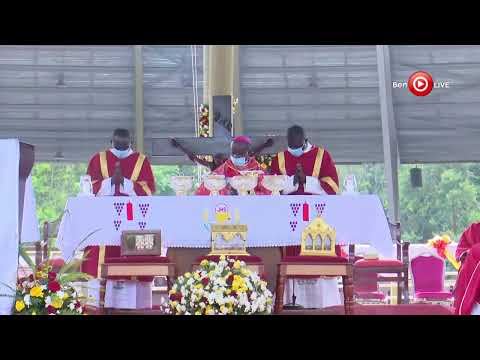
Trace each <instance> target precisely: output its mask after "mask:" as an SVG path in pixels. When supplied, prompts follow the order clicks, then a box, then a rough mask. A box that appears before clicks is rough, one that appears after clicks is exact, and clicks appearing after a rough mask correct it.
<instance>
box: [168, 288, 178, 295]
mask: <svg viewBox="0 0 480 360" xmlns="http://www.w3.org/2000/svg"><path fill="white" fill-rule="evenodd" d="M176 292H177V291H176V290H174V289H171V290H170V291H169V292H168V293H169V294H170V295H174V294H175V293H176Z"/></svg>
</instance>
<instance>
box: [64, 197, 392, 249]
mask: <svg viewBox="0 0 480 360" xmlns="http://www.w3.org/2000/svg"><path fill="white" fill-rule="evenodd" d="M316 216H322V217H323V218H324V219H325V221H326V222H327V223H328V224H330V225H331V226H332V227H333V228H335V230H336V232H337V244H349V243H362V244H370V245H372V246H373V247H375V248H376V249H377V250H378V251H379V252H380V253H381V254H382V255H384V256H392V255H393V251H392V250H393V247H392V239H391V235H390V230H389V226H388V223H387V220H386V217H385V212H384V209H383V207H382V204H381V202H380V199H379V198H378V197H377V196H376V195H344V196H313V195H312V196H178V197H176V196H151V197H132V198H129V197H98V198H89V197H77V198H70V199H69V200H68V202H67V206H66V210H65V214H64V216H63V219H62V223H61V225H60V229H59V234H58V240H57V246H58V247H59V248H60V249H61V250H62V251H63V255H64V257H66V258H69V257H70V256H71V255H72V252H73V251H74V249H75V248H77V246H78V244H79V243H80V242H81V241H82V240H83V239H85V238H86V237H87V235H88V234H90V233H92V232H94V231H96V230H98V231H97V232H95V233H94V234H93V235H92V236H91V237H89V238H88V240H87V241H85V242H84V243H83V244H82V246H81V248H83V247H85V246H86V245H119V244H120V236H121V232H122V231H123V230H144V229H146V230H160V231H161V236H162V241H163V242H164V244H166V246H169V247H202V248H208V247H210V224H212V223H228V224H233V223H238V224H246V225H248V237H247V241H248V246H249V247H269V246H285V245H298V244H300V239H301V233H302V230H303V229H304V228H305V227H306V226H307V225H308V224H309V222H310V221H312V220H313V219H314V218H315V217H316Z"/></svg>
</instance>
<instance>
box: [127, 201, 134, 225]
mask: <svg viewBox="0 0 480 360" xmlns="http://www.w3.org/2000/svg"><path fill="white" fill-rule="evenodd" d="M127 220H128V221H132V220H133V205H132V203H131V202H130V201H129V202H128V204H127Z"/></svg>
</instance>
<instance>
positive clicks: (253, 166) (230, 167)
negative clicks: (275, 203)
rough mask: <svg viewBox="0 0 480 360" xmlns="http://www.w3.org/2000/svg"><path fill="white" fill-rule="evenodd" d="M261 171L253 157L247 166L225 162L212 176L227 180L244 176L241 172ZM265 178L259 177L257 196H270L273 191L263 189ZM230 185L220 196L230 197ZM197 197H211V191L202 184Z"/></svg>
mask: <svg viewBox="0 0 480 360" xmlns="http://www.w3.org/2000/svg"><path fill="white" fill-rule="evenodd" d="M255 170H261V169H260V164H259V163H258V162H257V160H255V158H253V157H251V158H250V161H249V162H248V163H247V165H245V166H235V165H234V164H233V162H232V160H231V159H228V160H227V161H225V162H224V163H223V164H222V165H220V166H219V167H218V168H216V169H215V170H213V171H212V174H215V175H224V176H225V178H232V177H234V176H237V175H242V174H241V173H240V172H241V171H255ZM262 179H263V176H262V175H259V177H258V185H257V187H256V188H255V189H254V191H255V194H256V195H270V194H271V191H269V190H268V189H266V188H265V187H263V185H262ZM230 190H231V188H230V185H228V184H227V186H226V187H224V188H223V189H222V190H220V195H230ZM195 195H210V190H208V189H207V188H206V187H205V185H204V184H203V183H202V184H201V185H200V187H199V188H198V190H197V191H196V193H195Z"/></svg>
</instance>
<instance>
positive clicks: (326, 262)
mask: <svg viewBox="0 0 480 360" xmlns="http://www.w3.org/2000/svg"><path fill="white" fill-rule="evenodd" d="M322 227H323V228H325V230H316V229H320V228H322ZM322 233H323V234H322ZM319 234H321V235H320V237H319V239H320V244H319V243H318V240H317V236H318V235H319ZM325 234H328V239H329V241H330V245H326V239H327V238H326V237H324V235H325ZM308 239H311V240H312V244H311V245H310V250H308V248H307V246H308V245H307V244H308V242H309V240H308ZM318 245H320V246H319V247H318V249H319V250H318V251H317V250H316V249H317V246H318ZM320 249H322V250H320ZM323 249H328V250H323ZM306 250H307V251H306ZM339 250H340V246H338V245H335V233H334V230H333V229H331V228H329V227H328V225H327V224H325V223H323V220H322V219H321V218H317V219H316V220H314V221H313V222H312V223H310V224H309V225H308V226H307V228H306V229H305V230H304V231H303V232H302V245H301V248H300V255H298V256H284V257H283V258H282V261H281V262H280V264H278V273H277V287H276V294H275V313H276V314H280V313H281V312H282V311H283V297H284V293H285V280H286V279H287V278H289V277H290V278H291V277H304V276H308V277H310V276H312V277H321V276H335V277H336V276H341V277H342V281H343V295H344V306H345V315H353V305H354V300H353V264H352V261H351V260H350V257H348V258H347V257H343V256H341V254H340V252H339ZM302 251H303V253H302ZM309 252H311V253H312V254H315V253H316V252H318V255H313V256H311V255H307V254H308V253H309ZM322 253H324V254H325V255H324V254H322Z"/></svg>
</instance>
